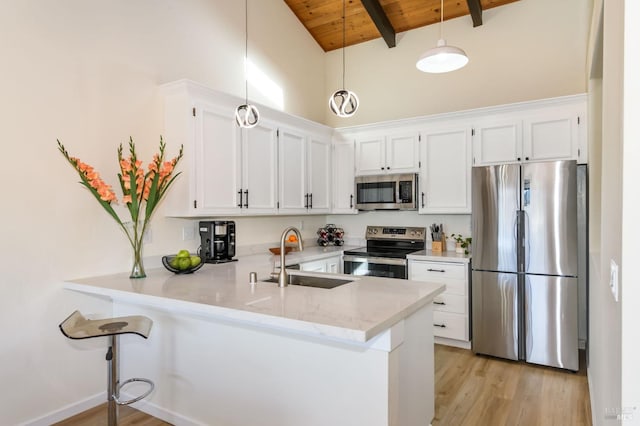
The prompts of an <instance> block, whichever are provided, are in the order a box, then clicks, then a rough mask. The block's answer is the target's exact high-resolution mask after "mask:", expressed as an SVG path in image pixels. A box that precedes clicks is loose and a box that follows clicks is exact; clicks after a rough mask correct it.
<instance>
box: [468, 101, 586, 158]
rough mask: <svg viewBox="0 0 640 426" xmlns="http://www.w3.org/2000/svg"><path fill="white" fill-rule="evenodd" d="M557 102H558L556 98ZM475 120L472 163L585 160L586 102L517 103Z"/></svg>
mask: <svg viewBox="0 0 640 426" xmlns="http://www.w3.org/2000/svg"><path fill="white" fill-rule="evenodd" d="M559 102H560V101H559ZM513 109H514V110H513V111H510V110H509V108H508V107H505V108H504V110H503V111H501V114H499V115H498V114H492V116H490V117H479V118H478V119H477V120H475V123H474V136H473V165H474V166H483V165H488V164H502V163H519V162H534V161H548V160H577V161H578V163H586V162H587V142H586V119H585V117H586V102H585V101H583V100H581V101H573V102H566V103H560V104H559V105H554V104H551V105H549V106H544V107H541V106H538V105H535V106H532V107H530V108H522V107H521V106H519V105H518V106H517V107H514V108H513Z"/></svg>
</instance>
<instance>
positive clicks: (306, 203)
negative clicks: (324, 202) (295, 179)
mask: <svg viewBox="0 0 640 426" xmlns="http://www.w3.org/2000/svg"><path fill="white" fill-rule="evenodd" d="M304 208H305V209H308V208H309V194H304Z"/></svg>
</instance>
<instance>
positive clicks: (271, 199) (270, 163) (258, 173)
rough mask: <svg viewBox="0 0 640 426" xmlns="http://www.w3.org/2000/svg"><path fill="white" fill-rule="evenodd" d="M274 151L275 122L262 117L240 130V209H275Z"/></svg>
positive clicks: (258, 211) (269, 211)
mask: <svg viewBox="0 0 640 426" xmlns="http://www.w3.org/2000/svg"><path fill="white" fill-rule="evenodd" d="M277 152H278V137H277V127H276V124H275V123H273V122H270V121H268V120H265V119H262V120H260V123H258V125H257V126H255V127H253V128H251V129H243V130H242V182H241V186H240V188H239V189H238V195H239V201H241V203H242V208H241V211H242V213H247V214H275V213H276V212H277V199H276V194H277V192H276V190H277V187H276V182H277V176H278V175H277V173H278V163H277V155H276V154H277ZM214 164H215V163H214ZM207 183H209V182H207ZM216 184H219V183H217V182H216ZM240 193H241V194H240Z"/></svg>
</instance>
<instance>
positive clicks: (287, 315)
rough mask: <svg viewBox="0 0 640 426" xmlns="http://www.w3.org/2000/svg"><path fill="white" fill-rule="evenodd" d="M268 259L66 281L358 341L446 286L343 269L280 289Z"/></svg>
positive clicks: (133, 298) (315, 252) (185, 309)
mask: <svg viewBox="0 0 640 426" xmlns="http://www.w3.org/2000/svg"><path fill="white" fill-rule="evenodd" d="M347 248H348V247H347ZM344 249H345V248H344V247H327V248H322V247H310V248H309V249H306V250H304V251H303V252H299V253H295V252H292V253H290V254H288V255H287V261H286V263H287V264H294V263H298V262H304V261H310V260H316V259H320V258H323V257H330V256H334V255H335V254H337V253H341V252H342V250H344ZM273 262H274V256H272V255H271V254H268V253H267V254H264V255H262V254H260V255H251V256H243V257H240V258H239V260H238V261H237V262H230V263H224V264H205V265H204V266H203V267H202V268H201V269H200V270H198V271H196V272H194V273H192V274H182V275H179V274H173V273H172V272H169V271H167V270H166V269H164V268H155V269H148V270H147V277H146V278H142V279H129V277H128V274H126V273H120V274H114V275H106V276H100V277H89V278H83V279H75V280H70V281H67V282H65V284H64V286H65V288H67V289H70V290H75V291H79V292H83V293H88V294H94V295H100V296H106V297H109V298H111V299H112V300H114V301H116V302H118V301H120V302H124V303H132V304H140V305H145V306H150V307H155V308H160V309H164V310H170V311H172V312H174V313H184V314H187V315H195V316H199V317H205V318H210V319H212V320H223V321H232V322H240V323H243V324H245V325H253V326H257V327H267V328H271V329H279V330H282V331H288V332H294V333H303V334H307V335H312V336H314V337H323V338H331V339H340V340H346V341H351V342H358V343H364V342H367V341H368V340H370V339H371V338H373V337H374V336H376V335H378V334H379V333H380V332H382V331H384V330H386V329H388V328H390V327H391V326H392V325H394V324H396V323H397V322H399V321H401V320H402V319H404V318H406V317H408V316H409V315H411V314H412V313H414V312H416V311H417V310H419V309H420V308H421V307H423V306H425V305H426V304H428V303H430V302H432V301H433V298H434V297H435V296H437V295H438V294H440V293H442V292H443V291H444V289H445V286H444V284H441V283H428V282H418V281H408V280H399V279H391V278H377V277H356V276H352V275H341V274H340V275H337V274H330V275H331V276H332V277H336V278H338V277H345V278H347V279H352V280H353V282H350V283H348V284H345V285H342V286H339V287H336V288H333V289H322V288H313V287H303V286H295V285H290V286H288V287H285V288H279V287H278V286H277V284H275V283H265V282H261V281H260V280H263V279H267V278H268V277H269V273H270V272H271V271H272V269H273ZM250 272H257V274H258V283H257V284H254V285H251V284H249V273H250ZM292 272H293V273H299V272H297V271H292ZM299 274H300V275H324V274H317V273H308V272H303V273H299Z"/></svg>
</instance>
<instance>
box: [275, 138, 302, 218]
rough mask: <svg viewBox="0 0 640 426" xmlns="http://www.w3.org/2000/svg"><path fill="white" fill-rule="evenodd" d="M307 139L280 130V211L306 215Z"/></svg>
mask: <svg viewBox="0 0 640 426" xmlns="http://www.w3.org/2000/svg"><path fill="white" fill-rule="evenodd" d="M306 144H307V139H306V138H305V137H304V136H303V135H301V134H298V133H296V132H294V131H291V130H286V129H282V128H281V129H280V137H279V141H278V147H279V167H278V169H279V171H280V174H279V187H280V191H279V196H278V198H279V204H280V206H279V211H280V213H285V212H286V213H292V214H293V213H306V211H307V205H308V199H309V197H308V191H307V176H306V175H307V169H306V161H307V158H306V155H307V150H306V146H307V145H306Z"/></svg>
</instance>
